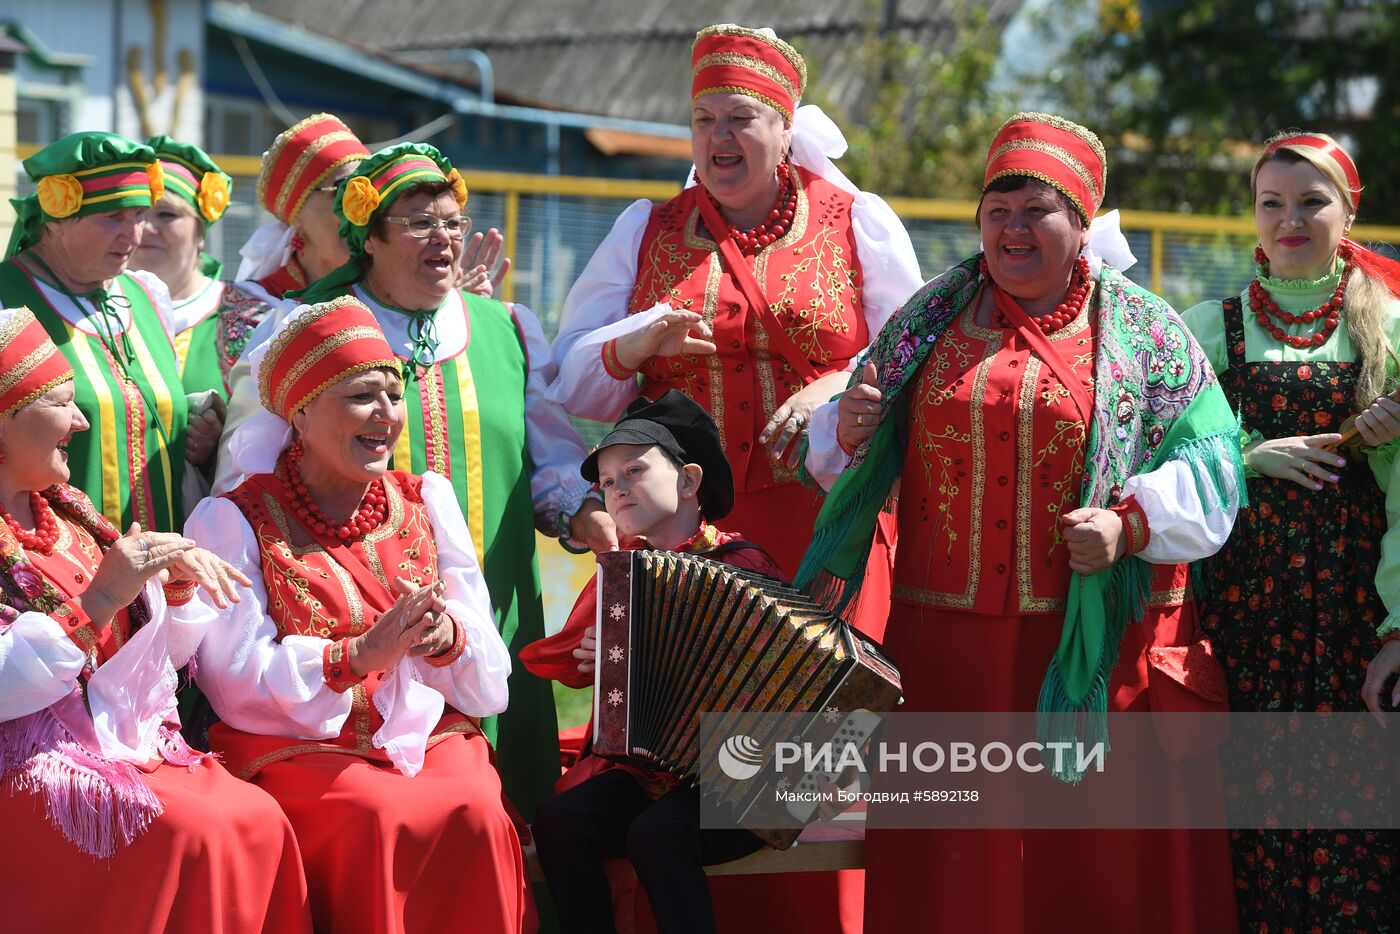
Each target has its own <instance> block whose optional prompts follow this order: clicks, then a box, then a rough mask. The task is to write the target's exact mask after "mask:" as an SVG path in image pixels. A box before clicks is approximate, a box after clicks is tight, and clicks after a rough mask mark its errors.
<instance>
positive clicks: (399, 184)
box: [297, 143, 467, 303]
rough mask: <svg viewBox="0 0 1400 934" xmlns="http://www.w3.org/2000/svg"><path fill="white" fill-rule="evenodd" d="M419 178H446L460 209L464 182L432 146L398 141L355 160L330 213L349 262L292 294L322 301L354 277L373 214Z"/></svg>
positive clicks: (464, 198)
mask: <svg viewBox="0 0 1400 934" xmlns="http://www.w3.org/2000/svg"><path fill="white" fill-rule="evenodd" d="M420 182H449V183H450V184H451V185H452V193H453V194H454V195H455V196H456V198H457V204H458V205H460V206H461V207H462V208H463V209H464V210H465V209H466V206H467V184H466V182H464V181H463V180H462V176H461V175H460V174H458V172H457V170H456V169H454V168H453V167H452V163H451V162H449V161H447V157H446V156H444V155H443V154H442V153H441V152H439V151H438V149H437V147H435V146H429V145H428V144H427V143H400V144H399V145H397V146H390V147H389V148H387V149H381V150H379V151H378V152H376V153H374V154H373V155H372V156H370V157H369V158H368V159H366V160H364V161H363V162H361V163H360V167H359V168H358V169H357V170H356V171H355V174H354V175H351V176H350V177H349V178H347V179H346V180H345V181H343V182H341V184H340V187H339V188H338V189H336V193H335V214H336V216H337V217H339V218H340V236H341V238H342V239H344V240H345V243H346V244H347V245H348V246H349V247H350V262H348V263H346V264H345V265H344V266H341V267H339V268H338V269H334V270H332V271H331V272H330V273H329V274H327V275H325V276H323V277H322V278H320V279H317V280H316V281H315V282H313V283H312V284H311V285H309V286H307V287H306V288H305V289H304V290H303V291H302V292H301V294H300V295H299V296H297V297H299V298H300V299H301V301H303V302H308V303H311V302H318V301H326V300H328V299H329V298H331V297H333V296H335V295H337V294H339V292H340V291H342V290H343V289H344V288H345V287H346V286H347V285H350V284H352V283H354V282H358V281H359V279H360V275H361V271H362V269H361V267H362V263H363V260H364V256H365V241H366V240H368V239H369V232H370V228H371V227H372V226H373V224H374V220H375V218H377V217H380V216H381V215H383V214H384V213H385V212H387V211H388V210H389V206H390V205H392V204H393V203H394V202H395V201H396V200H398V198H399V197H400V196H402V195H403V194H404V193H405V192H409V191H412V190H413V188H414V186H415V185H416V184H418V183H420Z"/></svg>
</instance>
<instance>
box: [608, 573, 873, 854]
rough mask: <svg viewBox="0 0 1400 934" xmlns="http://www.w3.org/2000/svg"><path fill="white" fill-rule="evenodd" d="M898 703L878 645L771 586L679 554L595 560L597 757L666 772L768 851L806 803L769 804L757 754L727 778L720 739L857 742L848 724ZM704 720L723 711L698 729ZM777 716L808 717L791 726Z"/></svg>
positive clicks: (767, 775) (794, 829) (798, 822)
mask: <svg viewBox="0 0 1400 934" xmlns="http://www.w3.org/2000/svg"><path fill="white" fill-rule="evenodd" d="M899 699H900V683H899V673H898V671H896V670H895V668H894V666H893V665H891V664H890V663H889V661H888V660H886V659H885V658H884V657H883V656H882V655H881V654H880V652H879V651H878V650H877V649H876V648H875V646H874V645H872V644H871V643H870V642H869V641H868V640H866V639H865V638H863V637H862V636H861V635H860V634H859V633H858V632H856V631H855V630H853V629H852V628H851V627H850V626H849V625H848V624H847V623H846V622H845V621H844V620H842V619H840V618H839V617H836V616H834V615H832V614H831V613H830V612H828V611H826V610H824V609H822V608H821V607H820V606H818V605H817V604H816V603H815V602H813V601H812V600H811V599H810V598H809V597H808V596H807V595H806V594H803V593H802V592H800V591H797V590H794V589H792V588H791V587H789V586H788V585H786V584H784V583H782V582H780V581H776V580H773V579H771V578H767V577H764V576H762V575H760V574H757V573H755V572H753V571H749V570H745V569H741V568H736V567H733V566H731V565H727V564H721V563H719V562H717V561H713V560H710V559H707V558H704V557H700V556H698V555H691V554H682V553H678V552H670V551H624V552H613V553H610V554H603V555H599V556H598V664H597V669H596V676H595V683H594V721H593V722H594V738H593V751H594V752H596V753H598V754H600V755H604V756H609V757H612V758H618V759H630V760H632V761H637V762H641V763H644V764H646V765H649V766H652V767H656V768H661V769H664V770H665V771H668V772H670V773H671V774H673V775H675V776H676V777H677V778H678V779H679V780H681V781H682V782H685V783H687V784H690V785H694V786H696V787H697V788H698V789H699V790H700V793H701V796H702V799H703V800H706V801H707V803H709V804H712V805H713V804H718V805H719V806H720V807H721V808H722V810H723V812H725V813H726V814H728V815H729V816H730V818H732V819H733V820H735V821H738V822H741V823H742V825H743V826H744V827H746V828H747V829H750V830H752V831H753V832H754V833H756V834H758V835H759V836H760V837H762V838H763V839H765V840H766V841H768V842H769V843H772V844H773V845H774V846H777V847H780V848H783V847H786V846H788V845H790V844H791V843H792V841H793V840H795V839H796V837H797V835H798V833H799V832H800V830H801V826H802V824H803V823H805V822H807V821H808V820H810V819H812V817H813V816H814V812H815V808H807V809H804V810H803V811H801V812H800V813H799V812H794V811H792V810H791V809H784V808H783V807H782V806H779V805H775V801H777V799H778V795H777V794H776V793H775V788H774V787H773V786H774V784H775V783H777V782H780V781H784V780H783V779H782V778H781V776H779V775H778V773H777V772H776V771H775V770H774V769H771V768H768V767H766V766H767V765H768V764H769V763H767V762H765V763H764V764H765V767H764V768H762V769H760V770H759V771H758V772H757V774H755V775H754V776H752V777H750V778H748V779H744V780H736V779H735V778H734V777H732V776H731V775H730V774H728V773H726V771H725V770H724V769H723V768H721V767H720V752H721V750H720V746H721V745H722V744H723V743H724V741H725V740H726V739H728V738H731V737H733V736H734V735H735V734H742V736H743V738H744V740H745V743H746V744H747V745H748V746H749V747H750V748H751V749H755V750H758V749H764V748H768V747H769V746H771V743H772V741H773V740H775V739H783V740H789V741H798V742H802V743H811V744H821V743H825V742H828V741H830V740H832V739H833V738H836V737H838V736H839V737H840V738H842V739H849V738H852V737H856V738H860V737H862V736H863V735H864V732H865V729H868V727H866V728H857V727H856V724H868V723H869V722H870V721H871V720H873V719H875V718H874V716H873V715H874V714H879V713H884V712H888V711H890V710H892V709H893V708H894V706H895V705H896V704H897V703H898V702H899ZM702 714H723V715H725V716H724V717H721V718H714V717H711V718H707V719H706V722H705V723H704V728H703V729H702V716H701V715H702ZM776 714H789V715H806V716H803V717H801V718H798V719H797V721H796V722H798V723H800V726H798V727H797V729H796V732H793V729H792V726H791V725H792V723H793V722H794V721H793V719H792V718H779V717H774V716H767V715H776ZM779 733H781V735H777V734H779ZM755 734H759V735H755ZM857 734H859V736H858V735H857ZM760 755H761V754H760ZM786 781H787V782H788V783H789V785H790V784H791V780H790V779H788V780H786ZM799 784H800V785H803V786H806V787H810V785H811V777H810V776H807V777H806V780H805V781H800V782H799ZM782 787H788V785H783V786H782Z"/></svg>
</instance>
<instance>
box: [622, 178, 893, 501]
mask: <svg viewBox="0 0 1400 934" xmlns="http://www.w3.org/2000/svg"><path fill="white" fill-rule="evenodd" d="M796 172H797V178H798V179H800V181H801V185H800V186H799V188H798V197H797V210H796V212H795V213H796V216H795V217H794V218H793V223H792V229H791V230H790V231H788V233H787V234H785V235H784V236H783V238H782V239H781V240H778V241H777V242H776V243H773V244H772V245H771V246H768V247H765V248H763V249H762V250H760V251H759V252H758V253H757V254H755V255H752V256H745V259H747V260H748V261H749V262H750V263H751V264H752V267H751V268H752V269H753V274H754V278H755V279H756V280H757V281H758V284H759V287H760V288H761V289H763V294H764V295H765V296H767V297H768V300H769V301H770V303H771V304H770V307H771V308H772V310H773V313H774V315H775V316H776V317H777V319H778V320H779V321H780V322H781V323H782V324H783V328H784V330H786V331H787V334H788V336H789V337H790V338H791V339H792V342H793V343H794V344H795V345H796V346H797V348H798V350H800V351H801V352H802V353H804V354H805V355H806V356H807V359H808V360H809V361H810V362H811V364H812V366H813V367H814V368H815V369H816V371H817V372H818V374H826V373H830V372H833V371H836V370H841V369H844V368H845V367H846V365H847V364H848V363H849V362H850V360H851V358H852V357H854V356H855V355H856V354H857V353H858V352H859V351H861V350H862V349H864V347H865V346H866V344H868V343H869V342H870V334H869V333H868V330H869V329H868V328H867V327H866V324H865V315H864V312H863V311H862V310H861V308H862V304H861V283H862V279H861V269H860V259H859V257H858V255H857V253H856V241H855V234H854V233H853V231H852V230H851V202H852V200H853V196H852V195H850V194H849V193H847V192H845V191H842V190H841V189H839V188H837V187H836V186H834V185H832V184H831V183H829V182H827V181H825V180H823V179H821V178H818V177H817V176H815V175H813V174H811V173H810V172H808V171H806V170H805V169H800V168H799V169H797V170H796ZM699 194H700V189H699V188H687V189H686V190H685V191H683V192H681V193H680V194H679V195H677V196H676V197H675V198H672V199H671V200H670V201H667V202H666V203H664V204H659V205H656V206H654V207H653V208H652V211H651V218H650V219H649V220H648V222H647V227H646V232H645V233H644V234H643V236H642V245H641V249H640V251H639V252H638V256H637V283H636V285H635V287H634V288H633V290H632V299H631V302H630V304H629V305H628V311H629V313H631V314H636V313H637V312H640V311H646V310H647V309H648V308H651V307H652V306H653V305H655V304H656V303H658V302H668V303H669V304H671V305H672V306H673V307H676V308H685V309H689V310H691V311H695V312H699V313H700V314H701V315H703V316H704V319H705V321H706V322H707V323H708V324H709V325H710V327H711V328H713V329H714V333H715V343H716V345H717V347H718V352H717V353H715V354H714V355H712V356H705V357H702V356H691V355H686V356H676V357H654V358H652V359H651V360H649V361H647V363H646V364H644V365H643V367H642V376H643V377H644V382H643V384H642V391H643V392H644V393H645V394H646V395H648V396H650V397H652V398H656V397H658V396H660V395H661V394H662V393H663V392H665V391H666V390H667V389H678V390H680V391H681V392H683V393H685V394H686V395H687V396H689V397H690V398H692V399H694V400H695V401H696V402H698V403H699V404H700V405H702V406H704V407H705V408H706V409H707V410H708V411H709V413H710V416H711V417H712V418H713V419H714V420H715V424H716V425H718V426H719V433H720V440H721V442H722V443H723V444H724V450H725V454H726V455H727V456H728V458H729V464H730V466H731V467H732V468H733V470H734V483H735V487H736V489H738V490H741V491H750V490H760V489H765V488H767V487H771V486H776V485H778V484H782V483H793V482H796V481H797V474H796V472H795V471H791V470H788V469H787V468H786V467H780V466H777V465H775V464H773V462H772V459H771V458H770V457H769V456H768V452H767V449H765V448H763V447H762V446H761V445H760V444H759V443H758V434H759V432H761V431H762V430H763V426H764V425H766V424H767V423H768V419H769V418H771V417H772V415H773V412H774V410H776V409H777V408H778V406H780V405H782V404H783V402H784V401H786V400H787V397H788V396H790V395H792V394H793V393H794V392H796V391H797V390H799V389H801V388H802V379H801V378H800V377H799V376H798V374H797V373H796V372H795V371H794V370H793V368H792V366H791V365H790V364H789V363H788V362H786V361H785V360H784V359H783V358H782V357H781V356H780V355H777V354H776V353H774V352H770V350H769V340H768V334H767V332H766V330H765V328H764V326H763V324H762V322H761V321H760V320H759V317H758V315H757V314H755V313H754V312H753V311H752V310H751V309H750V308H749V306H748V302H747V301H746V300H745V299H744V295H743V293H742V292H741V291H740V290H739V286H738V285H737V284H736V283H735V282H734V279H733V278H732V277H731V276H730V275H729V273H727V272H726V271H725V270H724V268H723V264H722V262H721V260H720V255H719V252H718V248H717V247H716V245H715V242H714V241H713V240H711V239H710V238H709V237H708V236H706V235H704V234H702V233H701V232H700V212H699V208H698V207H697V203H696V198H697V197H699Z"/></svg>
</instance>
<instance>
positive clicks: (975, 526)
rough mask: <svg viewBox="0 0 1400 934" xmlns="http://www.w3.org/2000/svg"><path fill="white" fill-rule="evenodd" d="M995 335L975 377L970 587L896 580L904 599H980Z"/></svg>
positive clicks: (952, 603) (938, 602)
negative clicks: (942, 588)
mask: <svg viewBox="0 0 1400 934" xmlns="http://www.w3.org/2000/svg"><path fill="white" fill-rule="evenodd" d="M971 311H972V309H969V311H968V314H967V315H966V316H965V317H966V318H967V320H965V321H964V322H963V323H964V326H966V327H968V330H969V332H971V331H972V327H971V326H970V324H971V319H970V316H971ZM990 335H991V339H990V340H988V341H987V343H986V344H985V346H984V347H983V348H982V359H981V360H979V361H978V363H977V368H976V371H975V372H974V374H973V379H972V391H971V397H970V399H969V400H968V401H969V406H968V408H969V416H970V426H969V427H970V431H969V432H968V434H969V439H968V444H969V446H970V447H971V448H972V489H971V490H970V491H969V492H968V494H967V495H968V496H969V497H970V499H969V503H970V504H971V505H970V511H971V516H970V519H969V522H968V541H967V552H968V558H967V561H968V564H967V587H966V589H965V590H964V591H963V592H962V593H960V594H954V593H942V592H939V591H934V590H928V589H925V588H922V587H914V586H911V585H908V584H896V585H895V588H894V593H895V596H896V597H898V598H899V599H901V600H908V601H911V602H914V603H921V604H924V605H926V606H945V607H954V608H957V609H971V608H972V607H973V606H975V605H976V603H977V587H978V585H979V584H980V583H981V580H982V522H983V501H984V498H985V497H986V490H987V447H986V440H985V438H986V429H985V427H984V426H985V422H984V420H983V419H984V416H983V408H984V407H985V405H986V398H987V382H988V380H989V379H990V378H991V374H992V368H993V361H995V359H996V356H997V353H998V352H999V351H1000V350H1001V335H1000V333H998V332H995V331H993V332H990Z"/></svg>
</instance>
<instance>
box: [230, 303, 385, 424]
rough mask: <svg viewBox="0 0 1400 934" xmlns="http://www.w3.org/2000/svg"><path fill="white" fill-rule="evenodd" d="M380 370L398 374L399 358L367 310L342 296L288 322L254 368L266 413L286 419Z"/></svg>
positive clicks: (291, 318) (314, 306)
mask: <svg viewBox="0 0 1400 934" xmlns="http://www.w3.org/2000/svg"><path fill="white" fill-rule="evenodd" d="M380 367H388V368H390V369H395V370H397V369H398V367H399V361H398V358H397V357H395V356H394V351H393V350H392V349H390V347H389V342H388V341H387V340H385V339H384V332H383V331H382V330H380V328H379V322H377V321H375V320H374V315H373V314H371V313H370V310H369V309H368V308H366V307H365V306H364V305H363V304H361V302H360V301H359V299H357V298H355V297H354V296H351V295H346V296H343V297H341V298H337V299H335V300H334V301H330V302H326V303H325V304H322V305H312V306H310V307H309V308H306V309H304V310H302V311H301V312H299V313H297V314H295V315H293V316H292V317H290V318H288V319H287V322H286V324H284V325H283V326H282V329H281V330H280V331H278V332H277V333H276V334H274V335H273V336H272V339H271V340H270V341H269V342H268V348H267V352H266V354H264V356H263V359H262V362H261V363H260V364H259V365H258V392H259V395H260V396H261V397H262V404H263V407H264V408H265V409H267V410H268V411H269V412H271V413H272V414H274V415H277V416H280V417H281V418H283V419H286V420H287V421H291V420H292V415H293V414H294V413H296V412H297V411H298V410H300V409H301V407H302V406H304V405H306V404H307V403H308V402H310V401H311V400H312V399H314V398H316V397H317V396H318V395H320V394H321V393H322V392H323V391H324V390H326V389H328V388H329V387H331V386H333V385H334V384H336V383H338V382H340V381H341V380H343V379H345V378H346V377H347V376H353V375H354V374H356V373H361V372H363V371H365V370H373V369H378V368H380Z"/></svg>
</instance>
